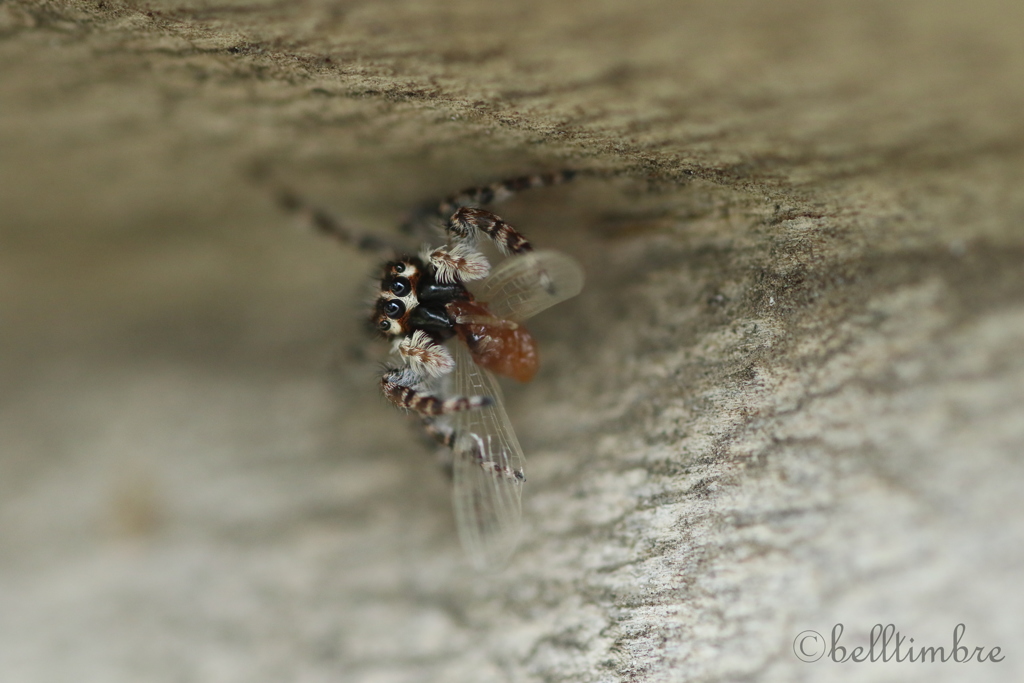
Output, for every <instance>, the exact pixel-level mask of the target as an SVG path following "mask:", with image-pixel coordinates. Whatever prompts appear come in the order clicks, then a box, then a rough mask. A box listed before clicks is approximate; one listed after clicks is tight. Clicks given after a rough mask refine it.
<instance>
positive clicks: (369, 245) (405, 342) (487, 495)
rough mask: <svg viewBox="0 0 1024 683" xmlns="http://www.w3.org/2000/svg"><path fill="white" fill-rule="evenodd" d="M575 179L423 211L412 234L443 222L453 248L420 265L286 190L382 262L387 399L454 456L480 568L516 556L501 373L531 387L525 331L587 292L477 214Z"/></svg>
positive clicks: (563, 259)
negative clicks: (388, 346) (498, 257)
mask: <svg viewBox="0 0 1024 683" xmlns="http://www.w3.org/2000/svg"><path fill="white" fill-rule="evenodd" d="M573 175H574V174H573V173H572V172H568V171H566V172H562V173H556V174H547V175H534V176H525V177H522V178H517V179H514V180H506V181H503V182H500V183H496V184H494V185H489V186H485V187H479V188H472V189H469V190H465V191H463V192H461V193H459V194H457V195H454V196H453V197H451V198H449V199H446V200H445V201H443V202H441V203H440V205H437V206H436V207H435V208H434V209H433V210H430V211H425V212H419V213H418V214H417V215H415V216H414V218H413V219H411V220H410V221H409V222H407V223H406V225H405V226H403V227H404V228H405V229H406V231H408V232H412V231H418V230H422V229H423V228H424V227H425V226H427V227H429V224H430V220H431V218H434V219H435V220H436V219H440V220H442V221H443V226H444V235H445V238H446V239H445V241H444V243H443V244H441V245H439V246H436V247H435V246H427V247H424V248H423V249H422V250H421V252H420V253H419V254H418V255H410V254H408V253H403V252H401V251H399V250H398V249H396V247H394V246H392V245H391V244H390V243H389V242H387V241H385V240H382V239H380V238H378V237H375V236H373V235H367V234H363V233H360V232H359V231H356V230H354V229H352V228H351V227H349V226H346V225H344V224H342V223H340V222H339V221H337V220H335V219H334V218H333V217H332V216H331V215H330V214H328V213H326V212H324V211H322V210H320V209H318V208H315V207H313V206H310V205H309V204H307V203H305V202H304V201H303V200H302V199H300V198H299V197H298V196H297V195H295V194H294V193H292V192H289V191H287V190H281V191H280V200H281V203H282V205H283V206H284V207H285V208H287V209H289V210H291V211H293V212H297V213H300V214H303V215H304V216H305V217H306V218H307V219H308V220H309V221H310V222H311V223H312V224H313V226H314V227H316V228H317V229H318V230H319V231H321V232H323V233H326V234H328V235H330V236H333V237H335V238H336V239H338V240H340V241H341V242H343V243H345V244H348V245H351V246H354V247H356V248H358V249H360V250H363V251H371V252H376V253H378V254H385V257H386V258H387V261H386V262H385V264H384V266H383V269H382V273H381V277H380V286H379V291H378V292H377V294H376V299H375V301H374V304H373V310H372V313H371V316H370V321H371V323H372V325H373V327H374V329H375V330H376V331H377V333H378V334H379V335H380V336H381V337H383V338H384V339H386V340H388V341H390V342H391V343H392V352H393V354H394V356H395V358H396V359H397V361H398V362H397V364H393V365H389V366H387V367H385V368H384V372H383V374H382V376H381V380H380V386H381V391H382V392H383V394H384V396H385V397H387V399H388V400H389V401H390V402H391V403H392V404H394V405H395V406H396V407H398V408H401V409H404V410H407V411H412V412H414V413H416V414H418V415H419V416H420V419H421V420H422V422H423V425H424V427H425V429H426V431H427V433H428V434H430V435H431V436H432V437H433V438H434V439H436V440H437V441H438V442H439V443H441V444H443V445H445V446H447V447H449V448H451V450H452V475H453V480H454V489H453V501H454V507H455V519H456V526H457V527H458V531H459V537H460V538H461V540H462V543H463V546H464V547H465V549H466V551H467V552H468V554H469V555H470V558H471V559H472V560H473V562H474V563H475V564H476V565H478V566H493V565H496V564H499V563H501V562H503V561H504V560H505V559H507V558H508V556H509V555H511V554H512V551H513V550H514V549H515V546H516V543H517V541H518V537H519V522H520V516H521V507H520V496H521V492H522V485H523V482H524V481H525V475H524V473H523V452H522V448H521V447H520V445H519V440H518V439H517V438H516V435H515V432H514V431H513V429H512V425H511V423H510V422H509V419H508V415H507V414H506V412H505V407H504V405H503V401H502V394H501V389H500V388H499V386H498V382H497V380H496V379H495V377H494V373H497V374H499V375H503V376H506V377H511V378H514V379H516V380H519V381H521V382H527V381H529V380H531V379H532V378H533V376H534V374H535V373H536V371H537V368H538V362H539V359H538V353H537V344H536V341H535V340H534V339H533V337H532V336H531V335H530V333H529V332H528V331H527V330H526V328H525V327H523V326H522V324H521V323H522V322H523V321H524V320H526V319H527V318H529V317H531V316H533V315H535V314H537V313H539V312H540V311H542V310H544V309H546V308H549V307H550V306H553V305H555V304H557V303H559V302H561V301H564V300H565V299H568V298H570V297H573V296H575V295H576V294H578V293H579V292H580V290H581V289H582V287H583V272H582V270H581V268H580V267H579V265H578V264H577V263H576V262H575V261H574V260H573V259H571V258H569V257H568V256H565V255H563V254H560V253H557V252H553V251H535V250H534V248H533V246H532V244H531V243H530V242H529V241H528V240H527V239H526V238H525V237H524V236H523V235H522V234H521V233H519V231H517V230H516V229H515V228H513V227H512V226H511V225H509V224H508V223H506V222H505V221H504V220H502V219H501V218H500V217H499V216H497V215H496V214H494V213H491V212H490V211H486V210H484V209H481V208H478V205H480V204H489V203H493V202H496V201H501V200H502V199H505V198H508V197H510V196H512V195H513V194H515V193H517V192H520V191H522V190H525V189H529V188H534V187H544V186H548V185H554V184H559V183H563V182H566V181H568V180H570V179H571V178H572V177H573ZM445 219H446V220H445ZM481 236H485V237H487V238H489V239H490V240H491V241H493V242H494V244H495V246H496V247H497V248H498V251H500V252H501V253H502V254H503V255H504V256H505V259H504V260H503V261H502V262H501V263H499V264H498V265H497V267H495V268H494V269H493V270H492V269H491V266H490V263H489V262H488V260H487V258H486V257H485V256H484V254H483V253H482V252H481V251H479V250H478V249H477V242H478V240H479V238H480V237H481ZM469 283H473V290H472V291H471V289H470V287H469V286H468V284H469ZM456 339H457V341H454V342H452V343H450V344H449V343H448V342H450V341H451V340H456Z"/></svg>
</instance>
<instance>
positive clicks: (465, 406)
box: [380, 368, 494, 417]
mask: <svg viewBox="0 0 1024 683" xmlns="http://www.w3.org/2000/svg"><path fill="white" fill-rule="evenodd" d="M380 390H381V392H383V394H384V396H385V397H386V398H387V399H388V400H389V401H391V403H392V405H394V406H395V407H396V408H401V409H403V410H412V411H415V412H417V413H419V414H420V415H424V416H427V417H436V416H438V415H450V414H451V413H457V412H459V411H462V410H474V409H476V408H484V407H486V406H489V405H491V404H493V403H494V400H493V399H492V398H491V397H490V396H455V397H452V398H440V397H438V396H435V395H434V394H431V393H429V391H427V389H426V388H425V386H424V381H423V378H422V377H421V376H420V375H419V374H417V373H416V371H415V370H413V369H412V368H388V369H387V370H385V371H384V374H383V376H381V378H380Z"/></svg>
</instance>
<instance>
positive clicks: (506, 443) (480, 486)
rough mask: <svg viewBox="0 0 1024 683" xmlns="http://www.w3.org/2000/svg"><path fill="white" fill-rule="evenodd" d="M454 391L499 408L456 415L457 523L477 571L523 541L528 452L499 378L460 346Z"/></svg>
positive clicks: (500, 559) (504, 556)
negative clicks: (522, 501)
mask: <svg viewBox="0 0 1024 683" xmlns="http://www.w3.org/2000/svg"><path fill="white" fill-rule="evenodd" d="M454 356H455V373H454V375H455V382H454V383H455V386H454V390H455V393H456V394H457V395H459V396H491V397H492V398H493V399H494V404H493V405H491V406H488V407H486V408H481V409H478V410H466V411H462V412H459V413H456V414H455V415H453V421H452V422H453V426H454V428H455V444H454V446H453V447H452V450H453V451H454V453H455V460H454V463H453V476H454V479H455V482H454V492H453V494H452V497H453V500H454V505H455V524H456V527H457V528H458V531H459V538H460V539H461V541H462V546H463V548H465V549H466V552H467V553H468V554H469V556H470V559H471V560H472V562H473V564H475V565H476V566H477V567H480V568H483V567H489V566H490V567H493V566H496V565H500V564H501V563H503V562H504V561H505V560H507V559H508V557H509V556H510V555H511V554H512V552H513V551H514V550H515V548H516V544H517V543H518V542H519V520H520V517H521V514H522V510H521V507H520V495H521V493H522V488H523V481H524V480H525V476H524V475H523V450H522V448H520V446H519V440H518V439H517V438H516V434H515V432H514V431H513V430H512V423H511V422H509V419H508V415H507V414H506V413H505V406H504V401H503V399H502V395H501V388H500V387H499V386H498V382H497V380H496V379H495V377H494V375H493V374H491V373H490V372H489V371H487V370H485V369H484V368H481V367H480V366H478V365H477V364H476V363H474V362H473V358H472V356H470V353H469V349H467V348H466V345H465V344H462V343H460V342H456V344H455V349H454Z"/></svg>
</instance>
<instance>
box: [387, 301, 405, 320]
mask: <svg viewBox="0 0 1024 683" xmlns="http://www.w3.org/2000/svg"><path fill="white" fill-rule="evenodd" d="M384 314H385V315H387V316H388V317H389V318H401V317H402V315H404V314H405V304H403V303H402V302H401V301H399V300H398V299H392V300H391V301H389V302H387V303H386V304H384Z"/></svg>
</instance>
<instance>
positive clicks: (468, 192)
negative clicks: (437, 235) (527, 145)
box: [435, 170, 577, 218]
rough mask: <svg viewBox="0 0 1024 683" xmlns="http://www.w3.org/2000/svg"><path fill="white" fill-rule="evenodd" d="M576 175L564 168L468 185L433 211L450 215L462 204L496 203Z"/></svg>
mask: <svg viewBox="0 0 1024 683" xmlns="http://www.w3.org/2000/svg"><path fill="white" fill-rule="evenodd" d="M576 175H577V172H576V171H572V170H565V171H557V172H555V173H535V174H533V175H524V176H519V177H517V178H508V179H506V180H501V181H498V182H496V183H491V184H490V185H482V186H480V187H470V188H467V189H465V190H462V191H461V192H457V193H455V194H453V195H451V196H450V197H448V198H446V199H445V200H444V201H442V202H441V203H440V204H438V205H437V207H436V208H435V211H436V212H437V215H438V216H440V217H442V218H443V217H446V216H450V215H451V214H452V213H454V212H455V210H456V209H459V208H462V207H464V206H480V205H487V204H497V203H498V202H503V201H505V200H506V199H509V198H511V197H514V196H515V195H517V194H519V193H520V192H523V191H525V190H532V189H537V188H541V187H551V186H552V185H561V184H562V183H567V182H569V181H570V180H572V179H573V178H575V177H576Z"/></svg>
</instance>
